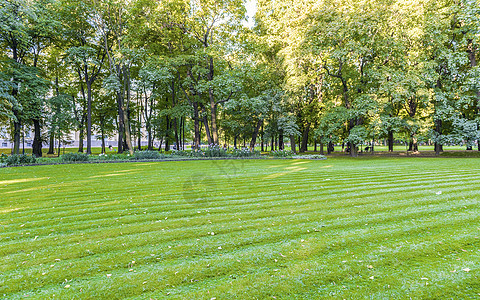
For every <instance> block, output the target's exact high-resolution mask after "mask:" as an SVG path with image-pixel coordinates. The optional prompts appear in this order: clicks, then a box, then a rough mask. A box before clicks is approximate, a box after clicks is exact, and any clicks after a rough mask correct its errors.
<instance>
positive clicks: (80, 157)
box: [60, 152, 89, 161]
mask: <svg viewBox="0 0 480 300" xmlns="http://www.w3.org/2000/svg"><path fill="white" fill-rule="evenodd" d="M60 159H61V160H62V161H89V156H88V154H87V153H82V152H68V153H65V154H63V155H62V156H60Z"/></svg>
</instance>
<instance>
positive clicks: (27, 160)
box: [5, 154, 36, 166]
mask: <svg viewBox="0 0 480 300" xmlns="http://www.w3.org/2000/svg"><path fill="white" fill-rule="evenodd" d="M35 161H36V158H35V156H33V155H26V154H13V155H10V156H8V157H7V158H6V159H5V164H6V165H7V166H19V165H28V164H34V163H35Z"/></svg>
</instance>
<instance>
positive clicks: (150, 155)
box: [132, 150, 165, 160]
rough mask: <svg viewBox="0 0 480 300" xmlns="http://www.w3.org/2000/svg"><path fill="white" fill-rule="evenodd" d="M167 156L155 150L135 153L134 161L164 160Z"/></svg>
mask: <svg viewBox="0 0 480 300" xmlns="http://www.w3.org/2000/svg"><path fill="white" fill-rule="evenodd" d="M162 158H165V155H163V154H162V153H160V152H158V151H154V150H144V151H135V153H134V154H133V157H132V159H134V160H148V159H162Z"/></svg>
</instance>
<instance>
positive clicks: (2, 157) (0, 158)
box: [0, 153, 8, 164]
mask: <svg viewBox="0 0 480 300" xmlns="http://www.w3.org/2000/svg"><path fill="white" fill-rule="evenodd" d="M7 158H8V155H6V154H5V153H2V155H0V164H6V163H7Z"/></svg>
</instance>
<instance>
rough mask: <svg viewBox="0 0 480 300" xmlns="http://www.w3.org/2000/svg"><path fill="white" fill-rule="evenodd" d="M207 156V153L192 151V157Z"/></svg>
mask: <svg viewBox="0 0 480 300" xmlns="http://www.w3.org/2000/svg"><path fill="white" fill-rule="evenodd" d="M204 156H205V153H203V151H202V150H192V152H190V157H204Z"/></svg>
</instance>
